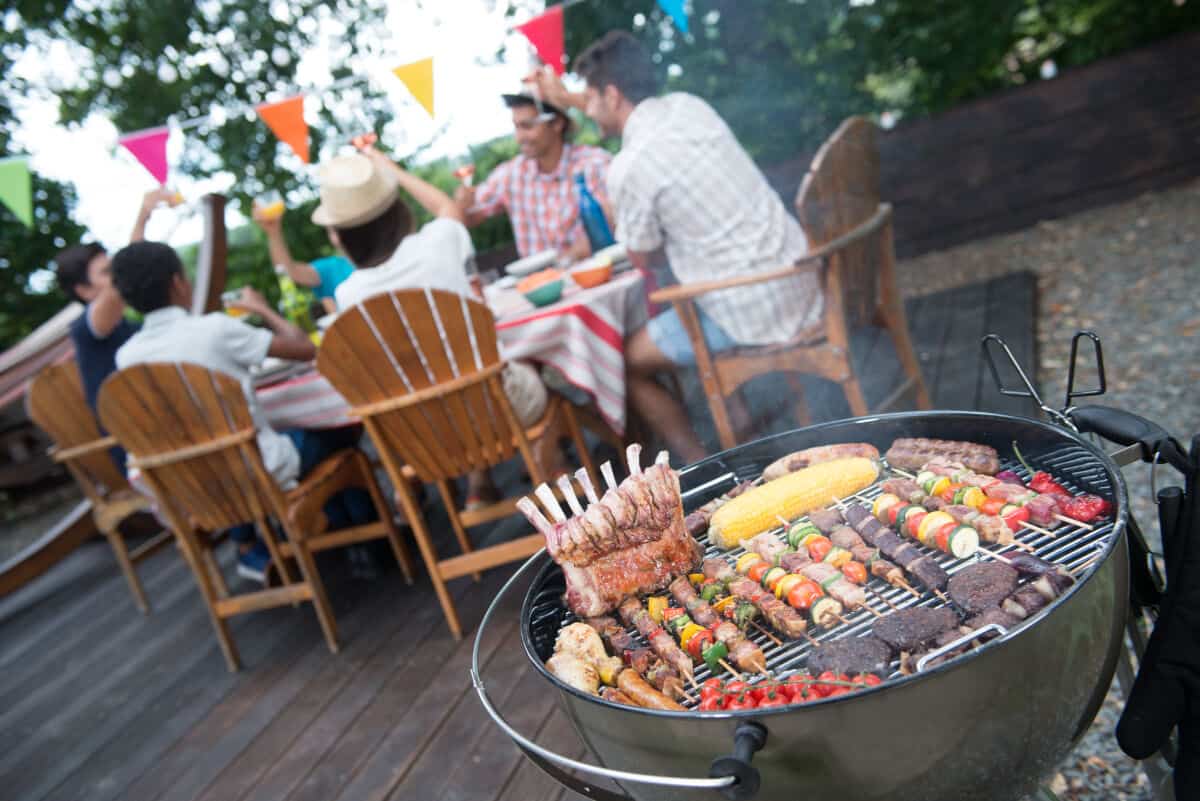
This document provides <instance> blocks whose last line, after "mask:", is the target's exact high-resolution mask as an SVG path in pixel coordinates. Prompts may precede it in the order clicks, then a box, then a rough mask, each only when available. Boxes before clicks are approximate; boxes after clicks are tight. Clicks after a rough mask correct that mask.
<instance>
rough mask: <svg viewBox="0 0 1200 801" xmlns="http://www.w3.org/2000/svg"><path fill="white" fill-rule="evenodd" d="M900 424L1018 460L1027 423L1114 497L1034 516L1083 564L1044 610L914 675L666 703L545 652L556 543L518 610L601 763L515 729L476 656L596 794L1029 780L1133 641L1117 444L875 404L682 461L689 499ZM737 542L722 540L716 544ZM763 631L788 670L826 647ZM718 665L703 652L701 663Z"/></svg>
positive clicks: (973, 415)
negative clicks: (586, 686) (571, 681)
mask: <svg viewBox="0 0 1200 801" xmlns="http://www.w3.org/2000/svg"><path fill="white" fill-rule="evenodd" d="M899 437H937V438H944V439H961V440H970V441H973V442H978V443H983V444H987V445H991V446H992V447H994V448H996V449H997V451H998V452H999V453H1000V454H1001V455H1002V457H1004V458H1002V462H1003V467H1005V468H1008V469H1012V470H1015V471H1017V472H1018V473H1022V474H1023V473H1025V472H1026V471H1025V469H1024V468H1023V467H1022V466H1021V465H1020V464H1019V463H1018V462H1017V461H1016V460H1015V459H1014V458H1013V449H1012V443H1013V442H1014V441H1015V442H1017V443H1018V444H1019V447H1020V449H1021V452H1022V455H1023V456H1024V457H1025V459H1026V461H1027V462H1028V463H1029V464H1030V465H1031V466H1032V467H1033V468H1034V469H1040V470H1046V471H1047V472H1050V473H1052V474H1053V475H1054V476H1055V477H1056V478H1057V479H1059V480H1060V481H1061V483H1063V484H1064V485H1066V486H1067V487H1068V488H1069V489H1071V490H1072V491H1074V492H1090V493H1094V494H1096V495H1099V496H1101V497H1103V498H1105V499H1106V500H1108V501H1110V502H1111V503H1113V505H1114V509H1115V511H1114V514H1113V516H1112V517H1109V518H1105V519H1102V520H1100V521H1097V523H1096V525H1094V526H1092V527H1084V526H1071V525H1068V524H1063V525H1060V526H1058V527H1057V528H1056V529H1054V530H1053V531H1052V532H1051V535H1046V534H1042V533H1038V532H1035V531H1032V530H1030V529H1022V531H1021V532H1020V533H1019V534H1018V539H1019V540H1020V541H1021V542H1024V543H1026V544H1028V545H1029V546H1031V547H1032V548H1033V549H1034V550H1035V552H1036V554H1037V555H1038V556H1040V557H1042V558H1043V559H1046V560H1048V561H1051V562H1054V563H1057V564H1060V565H1063V566H1065V567H1066V568H1068V569H1069V570H1072V571H1073V572H1075V573H1076V578H1077V581H1076V582H1075V584H1074V585H1073V586H1072V587H1070V588H1069V590H1068V591H1066V592H1065V593H1063V595H1062V596H1061V597H1059V598H1058V599H1056V600H1055V601H1054V602H1053V603H1052V604H1051V605H1050V606H1049V607H1048V608H1046V609H1045V610H1043V611H1042V612H1041V613H1039V614H1037V615H1035V616H1033V617H1031V618H1030V619H1028V620H1025V621H1022V623H1021V624H1020V625H1018V626H1016V627H1014V628H1013V629H1011V630H1008V631H1005V632H1003V633H1002V635H1001V636H998V637H996V638H995V639H993V640H991V641H989V642H987V643H986V644H983V645H982V646H979V647H976V648H974V649H972V650H969V651H967V652H966V653H963V654H960V655H957V656H953V657H951V658H949V659H948V660H947V661H944V662H942V663H940V664H938V665H937V666H935V667H926V666H925V665H922V666H921V668H922V669H919V670H918V671H917V672H915V673H913V674H912V675H907V676H903V675H901V674H900V673H899V665H898V663H893V665H892V667H893V673H892V676H891V678H890V679H889V680H888V681H886V682H884V683H883V684H882V685H881V686H878V687H875V688H870V689H866V690H862V691H859V692H855V693H852V694H849V695H841V696H835V697H832V698H828V699H824V700H820V701H816V702H810V703H808V704H804V705H800V706H790V707H783V708H778V709H770V710H760V709H754V710H747V711H742V712H718V713H713V712H705V713H699V712H697V711H694V706H695V702H694V701H693V702H691V703H688V704H686V706H688V710H687V711H684V712H661V711H653V710H648V709H640V708H631V707H628V706H622V705H619V704H614V703H611V702H608V701H605V700H603V699H600V698H598V697H595V696H590V695H586V694H584V693H581V692H579V691H577V690H574V689H573V688H571V687H568V686H567V685H565V684H563V683H562V682H560V681H559V680H558V679H556V678H555V677H553V676H552V675H551V674H550V673H549V672H548V671H547V670H546V669H545V667H544V666H543V663H544V662H545V660H546V659H547V658H548V657H549V656H550V655H551V653H552V652H553V648H554V641H555V638H556V636H557V633H558V631H559V630H560V629H561V628H562V627H563V626H565V625H567V624H568V623H570V622H572V621H573V617H572V615H571V613H570V612H569V611H568V610H567V609H566V608H565V606H564V605H563V603H562V600H561V595H562V592H563V589H564V582H563V577H562V573H561V571H560V569H559V567H558V566H557V565H556V564H554V563H553V562H551V561H550V559H549V557H548V556H547V555H545V553H544V552H543V553H541V554H539V555H537V556H535V557H534V558H533V559H531V560H530V561H529V562H527V563H526V565H525V566H524V567H523V568H522V569H521V570H520V571H518V574H517V575H516V576H514V577H513V581H516V580H517V579H519V577H520V576H521V575H522V574H525V573H527V572H528V571H531V570H532V571H535V577H534V579H533V581H532V584H531V586H530V587H529V590H528V592H527V594H526V596H525V601H524V605H523V608H522V612H521V639H522V643H523V645H524V648H525V651H526V653H527V655H528V656H529V659H530V661H531V662H532V664H533V669H534V670H537V671H539V672H540V673H541V674H542V675H543V677H544V678H545V680H546V681H547V682H548V683H549V684H550V685H551V686H553V687H554V688H556V689H557V691H558V692H559V695H560V698H561V701H562V704H563V707H564V709H565V711H566V713H567V715H568V717H569V718H570V720H571V721H572V723H573V724H574V726H575V728H576V729H577V731H578V732H579V735H580V736H581V738H582V739H583V741H584V742H585V743H586V745H587V747H588V749H589V750H590V751H591V753H592V754H593V755H594V757H595V758H596V760H597V761H598V762H599V763H600V765H601V766H604V767H601V768H596V767H595V766H593V765H582V764H581V763H578V762H574V761H572V760H568V759H566V758H564V757H561V756H559V755H557V754H555V753H553V752H552V751H550V750H548V749H544V748H542V747H540V746H537V745H536V744H534V743H532V742H531V741H529V740H528V739H526V738H525V737H524V736H523V735H521V734H520V733H519V732H516V731H515V730H513V729H512V728H511V727H510V726H509V725H508V724H507V723H506V722H505V721H503V720H502V719H501V718H500V717H499V715H498V713H497V712H496V711H495V709H494V708H493V707H492V705H491V704H490V703H489V701H488V699H487V697H486V691H485V685H484V682H483V680H482V678H481V677H480V676H479V675H478V666H477V665H476V667H475V669H474V671H475V672H474V679H475V683H476V688H477V690H478V691H479V694H480V698H481V699H482V700H483V702H484V705H485V707H486V708H487V709H488V712H489V713H490V714H491V715H492V716H493V718H494V719H495V720H496V722H497V723H498V724H499V725H500V726H501V727H502V728H504V730H505V731H506V732H507V733H508V734H509V735H510V736H512V737H513V738H514V739H515V740H516V741H517V743H518V745H519V746H520V747H521V748H522V750H524V751H525V752H526V754H527V755H528V756H529V757H530V758H531V759H533V760H534V761H535V762H537V763H538V764H539V765H540V766H542V767H543V768H544V769H546V770H547V771H548V772H550V773H551V775H554V776H555V777H556V778H558V779H559V780H560V781H562V782H563V783H565V784H567V785H568V786H570V787H572V789H575V790H576V791H578V792H581V793H584V794H585V795H588V796H590V797H593V798H606V799H617V798H628V797H632V798H634V799H684V798H687V799H708V798H711V799H716V798H721V797H722V796H724V797H729V798H760V799H785V798H786V799H795V798H800V797H815V798H837V799H863V801H867V800H868V799H878V800H880V801H882V800H883V799H887V801H908V800H909V799H911V800H912V801H917V800H918V799H922V800H931V799H939V800H940V799H946V801H949V800H950V799H955V800H958V799H963V800H964V801H966V800H969V799H979V800H980V801H984V800H985V799H986V800H988V801H990V800H992V799H1018V798H1020V797H1021V796H1022V795H1024V794H1026V793H1029V792H1031V791H1032V790H1033V789H1034V788H1035V787H1036V785H1037V784H1038V782H1039V780H1040V779H1041V778H1042V777H1043V776H1044V775H1045V774H1046V773H1047V772H1049V771H1050V770H1051V769H1052V768H1053V767H1054V766H1055V765H1056V764H1057V763H1058V762H1059V761H1061V759H1062V758H1063V757H1064V756H1065V755H1066V754H1067V752H1068V751H1069V750H1070V749H1071V748H1072V747H1073V745H1074V744H1075V742H1076V741H1077V740H1078V738H1079V737H1080V736H1081V735H1082V734H1083V733H1084V731H1085V730H1086V729H1087V728H1088V726H1089V725H1090V724H1091V722H1092V720H1093V718H1094V717H1095V715H1096V712H1097V711H1098V709H1099V707H1100V705H1101V703H1102V701H1103V699H1104V696H1105V693H1106V692H1107V689H1108V687H1109V684H1110V682H1111V680H1112V677H1113V672H1114V669H1115V667H1116V664H1117V659H1118V655H1119V652H1120V648H1121V644H1122V630H1123V625H1124V621H1125V614H1126V609H1127V607H1128V603H1129V590H1128V584H1129V559H1128V555H1127V551H1126V546H1125V529H1126V523H1127V508H1126V506H1127V504H1126V492H1125V485H1124V483H1123V481H1122V478H1121V475H1120V472H1119V470H1118V469H1117V467H1116V465H1115V464H1113V463H1112V461H1111V460H1110V459H1109V458H1108V457H1107V456H1105V455H1104V454H1102V453H1101V452H1100V451H1098V450H1096V449H1095V448H1094V447H1093V446H1091V445H1090V444H1089V443H1087V442H1086V441H1084V440H1083V439H1082V438H1081V437H1079V436H1078V435H1076V434H1074V433H1073V432H1071V431H1068V430H1065V429H1062V428H1058V427H1055V426H1051V425H1048V424H1045V423H1041V422H1038V421H1034V420H1030V419H1026V418H1018V417H1011V416H1005V415H997V414H988V413H978V412H911V413H902V414H889V415H880V416H873V417H866V418H859V419H854V420H847V421H840V422H835V423H828V424H824V425H818V426H812V427H809V428H805V429H800V430H796V431H792V432H788V433H785V434H780V435H777V436H773V437H770V438H766V439H762V440H758V441H756V442H752V443H748V444H745V445H742V446H740V447H737V448H734V449H731V450H728V451H725V452H723V453H719V454H717V455H715V456H712V457H710V458H708V459H706V460H704V461H702V462H698V463H696V464H694V465H691V466H689V467H686V468H684V469H682V470H681V471H680V482H681V487H682V492H683V499H684V511H685V513H687V512H690V511H692V510H694V509H696V508H697V507H699V506H701V505H702V504H704V503H706V502H707V501H709V500H711V499H712V498H715V497H717V496H718V495H720V494H722V493H724V492H726V491H728V490H729V489H731V488H732V487H734V486H735V485H736V484H738V483H739V482H741V481H745V480H752V479H754V478H756V477H757V476H758V475H759V473H760V472H761V470H762V468H764V467H765V466H766V465H767V464H769V463H770V462H772V461H774V460H775V459H776V458H778V457H780V456H782V455H784V454H787V453H790V452H792V451H796V450H800V449H802V448H807V447H811V446H815V445H822V444H829V443H835V442H870V443H872V444H874V445H876V446H877V447H878V448H879V449H880V451H881V452H882V451H884V450H885V449H886V448H887V447H888V446H889V445H890V444H891V442H892V441H893V440H894V439H897V438H899ZM879 492H880V490H879V487H878V484H876V485H874V486H872V487H870V488H868V489H866V490H864V491H863V492H862V493H860V495H859V496H857V500H861V501H868V502H869V501H870V500H871V499H873V498H874V497H875V496H877V495H878V494H879ZM730 553H731V552H725V551H719V550H718V549H715V548H709V551H708V554H707V555H709V556H712V555H725V556H729V555H730ZM737 553H740V551H734V552H732V554H733V555H736V554H737ZM978 558H982V557H979V556H977V557H974V559H978ZM939 563H940V564H942V566H943V567H944V568H945V569H946V570H947V572H949V573H951V574H953V573H954V572H956V571H957V570H959V569H961V568H962V567H964V566H965V565H966V564H969V561H964V560H956V559H953V558H952V557H950V556H949V555H942V556H941V557H940V558H939ZM513 581H510V583H509V585H506V587H505V590H502V591H501V596H500V597H502V596H503V595H504V593H505V592H506V591H507V590H508V588H509V587H510V586H511V585H512V583H513ZM871 585H872V587H873V588H874V589H875V590H877V591H878V593H879V594H880V595H882V596H884V597H885V598H886V599H887V602H888V603H889V605H891V606H895V607H897V608H904V607H907V606H912V605H915V604H919V605H926V606H936V605H939V604H942V603H943V601H942V600H940V599H938V598H937V597H936V596H934V595H933V594H932V593H928V592H926V593H924V594H922V595H921V597H920V598H914V597H913V596H912V595H910V594H908V593H906V592H905V591H903V590H901V589H897V588H893V587H891V586H889V585H887V584H885V583H883V582H881V581H880V580H878V579H872V582H871ZM500 597H498V598H497V600H496V602H494V603H493V607H492V608H493V609H494V608H495V606H496V604H498V603H499V601H500ZM873 605H874V606H875V607H876V608H877V609H879V610H880V611H882V612H885V613H886V612H887V611H889V610H888V609H887V607H885V606H883V605H882V604H881V603H879V602H876V603H875V604H873ZM491 611H492V610H489V612H488V616H485V618H484V621H483V623H482V624H481V627H480V630H481V632H482V631H483V630H485V629H486V624H487V621H488V617H490V614H491ZM847 618H848V622H847V623H845V624H839V625H837V626H835V627H832V628H830V629H825V630H816V631H814V632H813V634H814V635H815V636H816V638H817V640H818V641H821V642H826V641H831V640H834V639H837V638H842V637H853V636H858V635H861V634H864V633H866V632H867V631H869V630H870V626H871V622H872V621H873V620H874V617H873V616H872V615H871V614H870V613H868V612H867V611H865V610H858V611H857V612H855V613H854V614H852V615H847ZM634 634H635V635H636V632H634ZM972 636H974V635H970V636H967V637H964V640H970V639H971V638H972ZM751 639H754V640H755V642H757V643H758V644H759V646H760V647H761V648H762V650H763V653H764V654H765V655H766V657H767V665H768V668H769V669H770V670H771V671H772V672H773V673H774V674H775V675H777V676H778V675H781V674H786V673H788V672H790V671H793V670H796V669H802V668H804V666H805V660H806V657H807V655H808V653H809V652H810V651H811V650H812V647H813V646H812V645H811V644H810V643H808V642H807V641H804V640H801V641H792V642H784V644H783V645H782V646H780V645H777V644H775V643H774V642H772V641H771V640H769V639H768V638H767V637H766V636H765V635H764V634H758V635H753V636H751ZM476 647H477V648H478V640H477V642H476ZM951 647H952V646H951ZM707 677H708V669H707V668H706V667H704V666H703V665H700V666H699V667H698V669H697V673H696V678H697V681H702V680H703V679H705V678H707ZM564 767H567V768H576V769H583V770H586V771H589V772H592V773H599V774H601V775H605V776H608V777H609V778H613V779H616V780H617V781H618V782H619V783H620V784H621V786H622V788H623V789H624V790H625V791H626V792H627V793H628V796H622V795H621V794H619V793H614V792H612V791H608V790H605V789H603V788H601V787H598V786H593V785H589V784H587V783H586V782H583V781H581V780H580V779H578V778H576V777H574V776H572V775H570V774H568V773H566V772H565V771H564V770H562V768H564Z"/></svg>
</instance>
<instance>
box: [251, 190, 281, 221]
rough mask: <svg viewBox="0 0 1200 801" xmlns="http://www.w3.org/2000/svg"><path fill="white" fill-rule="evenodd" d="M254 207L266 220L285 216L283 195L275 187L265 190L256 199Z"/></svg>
mask: <svg viewBox="0 0 1200 801" xmlns="http://www.w3.org/2000/svg"><path fill="white" fill-rule="evenodd" d="M254 209H255V212H256V213H257V215H258V216H259V217H261V218H263V219H264V220H278V219H279V218H280V217H282V216H283V211H284V205H283V195H281V194H279V193H278V192H277V191H275V190H274V189H272V190H270V191H268V192H264V193H263V194H261V195H259V196H258V197H256V198H255V199H254Z"/></svg>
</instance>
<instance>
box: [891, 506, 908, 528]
mask: <svg viewBox="0 0 1200 801" xmlns="http://www.w3.org/2000/svg"><path fill="white" fill-rule="evenodd" d="M907 508H908V504H906V503H903V502H901V503H894V504H892V505H891V506H889V507H888V510H887V518H888V525H891V526H895V525H896V518H897V517H899V515H900V512H901V510H903V509H907Z"/></svg>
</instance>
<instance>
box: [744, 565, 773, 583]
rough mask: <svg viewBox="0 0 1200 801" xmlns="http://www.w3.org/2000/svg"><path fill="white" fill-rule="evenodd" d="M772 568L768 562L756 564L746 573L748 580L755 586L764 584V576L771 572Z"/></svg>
mask: <svg viewBox="0 0 1200 801" xmlns="http://www.w3.org/2000/svg"><path fill="white" fill-rule="evenodd" d="M771 567H772V566H771V565H770V564H768V563H767V562H766V561H762V562H755V563H754V564H753V565H751V566H750V569H749V570H747V571H746V578H748V579H750V580H751V581H753V582H754V583H755V584H758V583H760V582H762V577H763V574H765V573H766V572H767V571H768V570H770V569H771Z"/></svg>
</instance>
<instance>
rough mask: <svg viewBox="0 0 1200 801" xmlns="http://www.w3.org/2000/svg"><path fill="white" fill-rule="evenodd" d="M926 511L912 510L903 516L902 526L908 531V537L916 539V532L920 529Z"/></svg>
mask: <svg viewBox="0 0 1200 801" xmlns="http://www.w3.org/2000/svg"><path fill="white" fill-rule="evenodd" d="M927 514H929V513H928V512H913V513H912V514H910V515H908V516H907V517H905V518H904V528H905V529H906V530H907V531H908V534H909V536H910V537H912V538H913V539H914V540H915V539H917V532H918V531H920V530H921V521H922V520H924V519H925V515H927Z"/></svg>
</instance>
